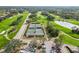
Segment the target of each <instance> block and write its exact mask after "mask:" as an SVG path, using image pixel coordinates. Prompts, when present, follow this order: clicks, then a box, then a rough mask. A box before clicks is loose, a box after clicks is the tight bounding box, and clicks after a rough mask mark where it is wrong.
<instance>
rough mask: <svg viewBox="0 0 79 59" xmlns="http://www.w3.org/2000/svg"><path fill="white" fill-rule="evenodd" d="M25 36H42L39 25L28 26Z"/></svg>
mask: <svg viewBox="0 0 79 59" xmlns="http://www.w3.org/2000/svg"><path fill="white" fill-rule="evenodd" d="M26 35H28V36H34V35H36V36H40V35H44V32H43V30H42V27H41V25H40V24H30V26H29V29H28V31H27V33H26Z"/></svg>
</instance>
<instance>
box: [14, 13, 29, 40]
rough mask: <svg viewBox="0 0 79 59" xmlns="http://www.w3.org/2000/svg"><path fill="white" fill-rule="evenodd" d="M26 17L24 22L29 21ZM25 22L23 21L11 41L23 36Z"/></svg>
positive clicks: (25, 26)
mask: <svg viewBox="0 0 79 59" xmlns="http://www.w3.org/2000/svg"><path fill="white" fill-rule="evenodd" d="M29 15H30V13H29ZM29 15H28V16H29ZM28 16H27V18H26V20H29V18H28ZM26 20H25V21H24V23H23V25H22V27H21V28H20V30H19V31H18V33H17V34H16V36H15V37H14V38H13V39H21V37H22V36H23V35H24V33H25V31H26V28H27V24H25V23H26Z"/></svg>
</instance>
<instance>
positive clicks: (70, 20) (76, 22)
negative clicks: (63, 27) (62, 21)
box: [66, 19, 79, 25]
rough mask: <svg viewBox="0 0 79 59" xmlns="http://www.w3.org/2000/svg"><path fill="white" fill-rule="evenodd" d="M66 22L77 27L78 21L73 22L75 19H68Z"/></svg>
mask: <svg viewBox="0 0 79 59" xmlns="http://www.w3.org/2000/svg"><path fill="white" fill-rule="evenodd" d="M66 21H67V22H70V23H72V24H75V25H79V21H77V20H75V19H68V20H66Z"/></svg>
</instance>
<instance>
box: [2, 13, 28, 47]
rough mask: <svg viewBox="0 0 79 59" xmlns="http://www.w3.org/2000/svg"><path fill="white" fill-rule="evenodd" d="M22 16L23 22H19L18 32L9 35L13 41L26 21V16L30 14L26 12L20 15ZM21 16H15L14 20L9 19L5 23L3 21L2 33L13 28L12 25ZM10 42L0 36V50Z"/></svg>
mask: <svg viewBox="0 0 79 59" xmlns="http://www.w3.org/2000/svg"><path fill="white" fill-rule="evenodd" d="M20 15H22V16H23V17H22V19H21V22H19V23H18V24H17V26H16V31H15V32H11V33H10V34H8V37H9V38H10V39H12V38H13V37H14V36H15V35H16V33H17V32H18V30H19V29H20V27H21V25H22V24H23V22H24V20H25V19H26V16H27V15H28V12H24V13H23V14H20ZM20 15H15V16H13V17H12V18H7V19H5V20H4V21H2V22H1V23H0V32H1V31H5V30H8V29H10V28H11V26H10V24H11V23H12V22H14V21H16V20H17V18H18V17H19V16H20ZM9 41H10V40H7V39H6V38H5V37H4V36H3V35H0V48H2V47H4V46H5V45H6V44H7V43H8V42H9Z"/></svg>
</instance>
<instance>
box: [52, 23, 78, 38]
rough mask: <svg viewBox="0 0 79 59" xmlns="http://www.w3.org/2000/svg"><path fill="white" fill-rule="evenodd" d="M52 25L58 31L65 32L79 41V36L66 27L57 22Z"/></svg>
mask: <svg viewBox="0 0 79 59" xmlns="http://www.w3.org/2000/svg"><path fill="white" fill-rule="evenodd" d="M51 24H52V25H53V26H54V27H55V28H56V29H59V30H60V31H63V32H65V33H66V34H68V35H70V36H72V37H74V38H77V39H79V34H75V33H72V31H71V30H70V29H68V28H66V27H63V26H61V25H59V24H56V23H55V22H51Z"/></svg>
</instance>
